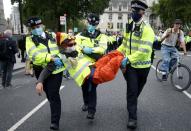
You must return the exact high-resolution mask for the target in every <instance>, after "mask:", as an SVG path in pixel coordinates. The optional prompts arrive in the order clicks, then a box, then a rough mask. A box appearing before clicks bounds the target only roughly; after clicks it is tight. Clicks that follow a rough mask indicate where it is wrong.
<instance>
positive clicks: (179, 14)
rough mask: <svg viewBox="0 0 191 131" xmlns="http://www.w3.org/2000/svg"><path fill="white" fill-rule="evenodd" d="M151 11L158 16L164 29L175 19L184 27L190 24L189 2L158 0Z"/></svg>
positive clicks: (183, 0) (190, 5)
mask: <svg viewBox="0 0 191 131" xmlns="http://www.w3.org/2000/svg"><path fill="white" fill-rule="evenodd" d="M152 10H153V11H154V12H155V13H156V14H157V15H159V16H160V18H161V21H162V22H163V23H164V26H166V27H167V26H170V25H171V24H172V22H173V21H174V20H175V19H177V18H179V19H181V20H182V21H183V23H184V24H185V25H187V24H189V23H191V11H190V10H191V0H159V2H158V3H157V4H154V5H153V7H152Z"/></svg>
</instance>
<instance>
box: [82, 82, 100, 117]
mask: <svg viewBox="0 0 191 131" xmlns="http://www.w3.org/2000/svg"><path fill="white" fill-rule="evenodd" d="M96 88H97V85H96V84H94V83H93V82H90V83H89V79H86V80H85V82H84V84H83V85H82V95H83V101H84V104H85V105H87V106H88V112H91V113H95V112H96V105H97V92H96Z"/></svg>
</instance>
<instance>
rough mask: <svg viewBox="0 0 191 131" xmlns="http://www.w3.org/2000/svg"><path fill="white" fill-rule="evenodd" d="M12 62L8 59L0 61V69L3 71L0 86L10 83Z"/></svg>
mask: <svg viewBox="0 0 191 131" xmlns="http://www.w3.org/2000/svg"><path fill="white" fill-rule="evenodd" d="M13 67H14V63H13V62H10V61H0V71H3V75H2V86H4V87H6V86H9V85H11V80H12V73H13Z"/></svg>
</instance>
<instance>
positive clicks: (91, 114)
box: [87, 112, 95, 120]
mask: <svg viewBox="0 0 191 131" xmlns="http://www.w3.org/2000/svg"><path fill="white" fill-rule="evenodd" d="M94 115H95V113H93V112H88V115H87V119H91V120H93V119H94Z"/></svg>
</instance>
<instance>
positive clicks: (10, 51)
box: [1, 38, 18, 63]
mask: <svg viewBox="0 0 191 131" xmlns="http://www.w3.org/2000/svg"><path fill="white" fill-rule="evenodd" d="M3 39H4V40H6V41H7V53H6V59H5V60H4V59H1V60H2V61H8V62H13V63H16V58H15V54H16V53H17V52H18V48H17V44H16V41H13V40H12V39H11V38H3ZM1 40H2V39H1Z"/></svg>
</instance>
